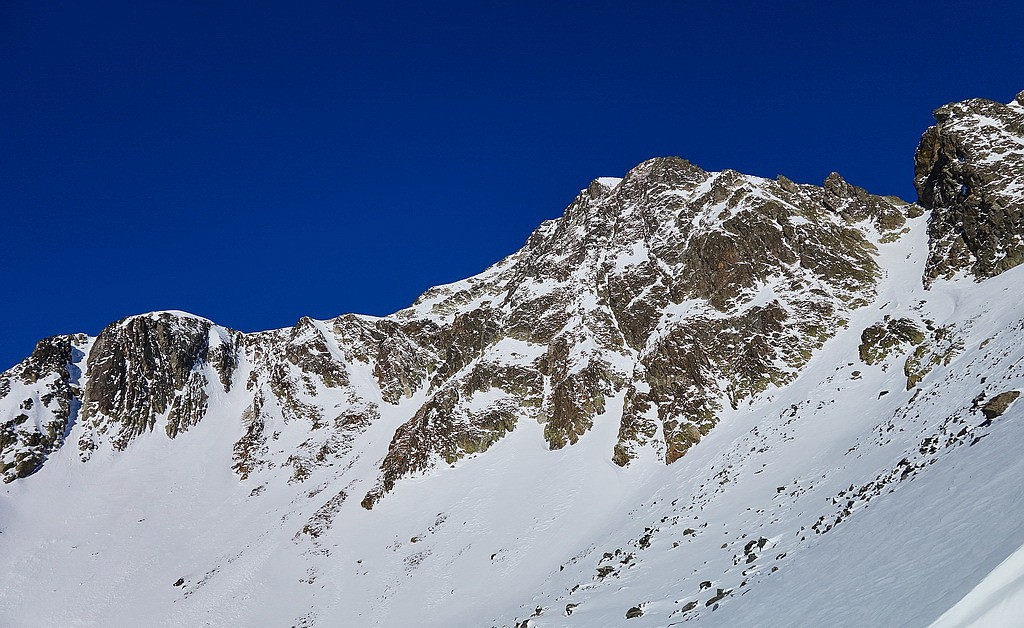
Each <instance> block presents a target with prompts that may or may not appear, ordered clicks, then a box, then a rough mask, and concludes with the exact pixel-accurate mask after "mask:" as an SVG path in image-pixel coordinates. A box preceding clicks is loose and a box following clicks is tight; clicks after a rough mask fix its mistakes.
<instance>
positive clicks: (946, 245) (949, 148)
mask: <svg viewBox="0 0 1024 628" xmlns="http://www.w3.org/2000/svg"><path fill="white" fill-rule="evenodd" d="M934 115H935V119H936V121H937V122H938V124H936V125H935V126H933V127H930V128H929V129H928V130H927V131H925V133H924V136H923V137H922V138H921V145H920V146H919V147H918V149H917V154H916V155H915V157H914V164H915V169H914V184H915V186H916V187H917V192H918V203H920V204H921V206H922V207H924V208H925V209H928V210H931V217H930V218H929V224H928V234H929V236H930V241H931V243H930V255H929V257H928V265H927V268H926V270H925V277H924V280H925V283H926V284H928V283H930V282H932V281H934V280H935V279H937V278H940V277H941V278H947V279H948V278H951V277H953V276H954V275H956V274H957V273H959V272H967V273H969V274H971V275H973V276H974V277H975V278H976V279H978V280H981V279H985V278H986V277H993V276H995V275H998V274H999V273H1001V272H1003V271H1005V270H1007V269H1010V268H1013V267H1014V266H1017V265H1018V264H1020V263H1021V262H1022V261H1024V181H1022V180H1021V172H1022V171H1024V92H1021V93H1020V94H1018V95H1017V98H1016V100H1014V101H1013V102H1011V103H1010V104H1008V105H1004V104H1002V103H997V102H993V101H991V100H985V99H981V98H976V99H973V100H966V101H964V102H958V103H953V104H949V105H946V106H944V107H940V108H939V109H937V110H936V111H935V114H934Z"/></svg>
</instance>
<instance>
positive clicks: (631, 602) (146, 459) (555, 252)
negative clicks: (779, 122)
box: [0, 92, 1024, 627]
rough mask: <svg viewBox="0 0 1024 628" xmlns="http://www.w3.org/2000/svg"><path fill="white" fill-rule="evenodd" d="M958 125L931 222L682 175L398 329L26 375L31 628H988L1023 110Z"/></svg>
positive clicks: (359, 319) (14, 415)
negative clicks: (966, 621) (984, 621)
mask: <svg viewBox="0 0 1024 628" xmlns="http://www.w3.org/2000/svg"><path fill="white" fill-rule="evenodd" d="M935 119H936V121H937V124H936V125H935V126H933V127H931V128H929V129H927V130H926V131H925V132H924V135H923V136H922V138H921V143H920V146H919V147H918V149H917V152H916V155H914V166H915V169H914V177H915V178H914V182H915V185H916V188H917V191H918V199H917V201H916V202H914V203H910V202H906V201H904V200H901V199H898V198H895V197H887V196H876V195H873V194H871V193H870V192H868V191H866V190H864V189H861V188H859V187H857V186H855V185H853V184H851V183H848V182H847V181H845V180H844V179H843V178H842V177H841V176H840V175H838V174H831V175H829V177H828V178H827V179H826V180H825V181H824V182H822V184H821V185H809V184H802V183H796V182H794V181H791V180H790V179H787V178H786V177H783V176H779V177H778V178H776V179H774V180H773V179H763V178H760V177H755V176H750V175H744V174H741V173H738V172H734V171H731V170H725V171H722V172H708V171H705V170H703V169H701V168H700V167H698V166H696V165H694V164H692V163H690V162H689V161H686V160H684V159H680V158H677V157H660V158H655V159H651V160H648V161H645V162H643V163H641V164H639V165H637V166H636V167H635V168H633V169H632V170H630V171H629V172H628V173H626V174H625V176H623V177H622V178H621V179H620V178H599V179H596V180H594V181H593V182H592V183H590V185H589V186H587V187H586V189H584V190H582V191H580V192H579V194H577V196H576V197H575V199H574V200H573V201H572V203H571V204H570V205H569V206H568V208H567V209H566V210H565V212H564V214H563V215H562V216H561V217H560V218H558V219H555V220H551V221H548V222H545V223H543V224H541V225H540V226H539V227H538V228H537V230H536V231H535V232H534V233H533V234H532V235H531V236H530V238H529V239H528V240H527V242H526V243H525V245H524V246H523V248H522V249H520V250H519V251H518V252H516V253H514V254H513V255H511V256H509V257H507V258H505V259H503V260H501V261H499V262H498V263H496V264H495V265H494V266H492V267H490V268H488V269H487V270H485V271H484V272H482V273H480V274H479V275H476V276H474V277H470V278H469V279H466V280H463V281H460V282H457V283H453V284H449V285H444V286H438V287H435V288H432V289H430V290H428V291H427V292H426V293H424V294H423V295H422V296H421V297H420V298H419V299H417V300H416V302H415V303H413V304H412V305H411V306H410V307H408V308H406V309H404V310H401V311H399V312H396V313H395V314H392V315H390V316H386V317H383V318H377V317H370V316H360V315H355V314H346V315H343V316H339V317H337V318H334V319H331V320H314V319H310V318H303V319H301V320H299V321H298V322H297V323H296V324H295V325H294V326H293V327H291V328H286V329H279V330H273V331H266V332H258V333H242V332H238V331H235V330H232V329H229V328H226V327H222V326H220V325H217V324H215V323H213V322H211V321H209V320H206V319H204V318H200V317H197V316H193V315H191V314H187V313H184V312H178V311H167V312H153V313H149V314H143V315H138V316H132V317H128V318H125V319H123V320H120V321H117V322H114V323H111V324H110V325H109V326H107V327H106V328H105V329H103V330H102V331H101V332H100V333H99V335H98V336H96V337H89V336H87V335H85V334H73V335H64V336H55V337H52V338H47V339H45V340H42V341H40V342H39V344H38V345H37V347H36V349H35V351H34V352H33V353H32V355H30V356H29V357H27V358H26V359H25V360H24V361H23V362H21V363H20V364H18V365H17V366H15V367H14V368H12V369H10V370H8V371H7V372H5V373H3V374H2V375H0V474H2V478H3V480H4V482H5V483H7V487H6V488H5V492H4V493H3V495H2V497H0V556H5V558H4V559H3V562H4V563H5V565H6V568H5V570H4V575H2V576H0V578H2V580H0V620H2V619H4V618H7V619H8V620H9V621H7V622H3V621H0V623H8V624H19V625H20V624H30V623H37V622H32V621H29V620H30V618H33V617H35V618H39V619H42V620H43V623H44V624H47V623H49V624H56V625H60V624H68V623H74V622H83V623H100V624H109V623H110V622H111V621H127V622H130V623H139V622H141V623H151V622H152V618H153V617H159V618H161V621H165V622H166V623H167V624H168V625H171V624H173V625H181V624H186V625H194V624H200V623H206V624H213V625H239V624H250V625H256V624H260V625H265V624H268V623H269V624H271V625H277V624H280V625H299V626H312V625H325V626H328V625H382V626H383V625H388V626H404V625H410V624H411V623H417V624H418V625H439V626H440V625H480V626H490V625H495V626H499V625H500V626H531V627H532V626H562V625H579V626H596V625H620V624H626V625H636V626H665V625H676V624H677V623H682V622H686V621H696V622H700V623H707V624H710V625H732V626H734V625H794V624H800V625H902V624H906V623H909V624H915V625H925V624H928V623H930V622H932V621H935V620H939V625H957V624H955V623H952V624H943V623H942V622H943V621H947V622H949V621H953V620H954V619H955V618H956V617H959V616H962V615H963V613H968V614H970V613H974V614H975V615H977V616H978V617H984V612H985V611H986V609H987V608H988V606H986V605H985V603H984V602H982V603H978V602H977V600H978V599H979V596H981V599H983V600H984V599H988V598H984V591H985V589H984V588H983V585H984V584H985V583H986V582H989V583H990V585H991V583H992V582H999V581H998V580H996V581H993V580H991V578H994V577H996V576H992V575H991V574H996V573H997V571H998V570H997V567H999V568H1003V566H1001V565H1000V563H1001V562H1003V561H1004V559H1008V557H1011V554H1014V552H1015V551H1017V550H1018V548H1024V532H1022V530H1021V529H1020V527H1019V526H1017V525H1016V524H1015V523H1013V522H1014V521H1016V520H1017V519H1019V515H1020V514H1021V513H1024V502H1022V495H1021V494H1020V491H1019V490H1018V487H1017V485H1018V482H1017V478H1019V477H1020V473H1021V472H1024V458H1021V457H1020V456H1019V455H1017V453H1016V452H1017V450H1016V445H1015V443H1016V442H1018V439H1020V438H1022V437H1024V424H1021V421H1022V420H1024V417H1021V416H1020V415H1021V413H1022V412H1024V406H1019V405H1018V404H1017V403H1016V401H1017V398H1018V397H1019V394H1020V389H1021V388H1024V367H1022V359H1024V343H1022V342H1021V340H1022V339H1024V303H1022V300H1021V299H1020V297H1019V286H1020V285H1021V280H1022V278H1024V275H1021V272H1024V271H1021V270H1020V269H1017V268H1016V267H1017V266H1018V265H1019V264H1020V263H1021V262H1022V261H1024V239H1022V238H1024V92H1022V94H1021V95H1018V96H1017V99H1016V100H1015V101H1014V102H1011V103H1010V104H1001V103H996V102H992V101H988V100H980V99H975V100H969V101H965V102H961V103H955V104H951V105H946V106H944V107H941V108H939V109H938V110H936V112H935ZM909 158H910V156H909V155H908V163H909ZM869 505H870V506H871V508H870V509H868V506H869ZM986 511H987V512H989V513H1003V514H1002V515H991V514H990V515H989V516H986V515H985V514H984V513H985V512H986ZM1011 520H1012V521H1011ZM882 531H884V533H882ZM964 535H968V536H969V537H970V538H969V539H966V540H965V539H964ZM880 536H881V537H883V538H879V537H880ZM954 541H955V543H954ZM897 548H898V549H899V551H897ZM1021 551H1022V552H1024V550H1021ZM908 552H909V553H908ZM901 557H902V558H901ZM1022 562H1024V559H1022ZM1011 566H1012V564H1011ZM822 574H830V575H829V578H830V579H831V580H832V582H830V583H822V582H821V577H822ZM922 574H925V575H923V576H922ZM976 586H977V587H982V589H980V590H981V591H982V593H978V590H974V591H972V589H976ZM58 588H59V589H60V590H61V592H62V593H61V595H60V599H59V600H57V601H55V600H54V599H53V595H52V592H53V591H54V590H56V589H58ZM968 594H971V595H968ZM1019 595H1020V599H1021V600H1024V590H1022V592H1021V593H1019ZM971 596H973V597H971ZM1014 599H1017V598H1014ZM868 600H870V603H869V602H868ZM972 604H974V606H971V605H972ZM979 604H980V605H979ZM965 605H967V606H965ZM41 607H42V608H41ZM965 609H966V610H965ZM957 613H959V615H958V614H957ZM978 613H981V614H980V615H978ZM972 616H974V615H972ZM951 618H952V619H951Z"/></svg>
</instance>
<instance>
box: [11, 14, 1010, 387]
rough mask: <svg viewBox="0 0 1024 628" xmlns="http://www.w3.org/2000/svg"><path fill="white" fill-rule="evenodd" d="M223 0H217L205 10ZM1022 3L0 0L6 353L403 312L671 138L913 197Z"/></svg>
mask: <svg viewBox="0 0 1024 628" xmlns="http://www.w3.org/2000/svg"><path fill="white" fill-rule="evenodd" d="M214 4H216V5H218V6H216V7H212V6H208V5H214ZM1022 25H1024V9H1021V8H1020V6H1019V4H1017V3H1014V2H992V3H986V2H971V3H952V2H936V1H930V2H891V1H890V2H863V1H862V2H842V3H825V2H806V3H801V2H793V3H769V2H757V3H753V2H752V3H742V2H741V3H728V2H722V3H715V2H701V3H690V2H647V3H645V2H625V1H619V2H615V3H610V2H557V1H551V0H548V1H546V2H503V3H491V2H480V1H476V2H465V3H461V2H457V3H453V2H437V3H432V2H409V3H402V2H391V3H374V2H360V3H355V2H324V3H317V2H279V3H272V2H254V1H247V2H237V3H228V2H223V3H208V2H187V1H183V0H176V1H174V2H145V1H143V2H139V1H125V2H116V3H111V2H102V1H96V2H78V1H69V2H47V1H41V0H4V1H3V2H0V269H2V270H0V272H2V275H0V369H3V368H7V367H8V366H11V365H13V364H14V363H15V362H17V361H18V360H20V359H21V358H22V357H23V356H25V355H27V354H28V353H29V352H30V351H31V350H32V347H33V345H34V343H35V342H36V340H38V339H39V338H41V337H44V336H48V335H52V334H57V333H68V332H77V331H85V332H88V333H90V334H96V333H98V332H99V331H100V329H102V327H103V326H104V325H106V324H107V323H109V322H111V321H113V320H115V319H118V318H121V317H123V316H127V315H130V314H135V313H139V312H145V311H149V310H155V309H182V310H188V311H191V312H194V313H196V314H200V315H202V316H206V317H208V318H211V319H213V320H215V321H217V322H219V323H221V324H223V325H227V326H229V327H234V328H236V329H241V330H245V331H254V330H260V329H268V328H275V327H285V326H289V325H292V324H293V323H294V322H295V321H296V320H297V319H298V318H299V317H300V316H303V315H310V316H314V317H318V318H328V317H332V316H336V315H338V314H342V313H344V312H349V311H355V312H360V313H367V314H378V315H382V314H387V313H390V312H392V311H395V310H397V309H400V308H402V307H404V306H406V305H408V304H409V303H411V302H412V301H413V300H414V299H415V298H416V296H417V295H418V294H419V293H420V292H422V291H423V290H424V289H426V288H428V287H429V286H431V285H435V284H439V283H445V282H449V281H454V280H457V279H461V278H463V277H466V276H469V275H472V274H474V273H477V272H479V271H481V270H483V269H484V268H485V267H487V266H488V265H490V264H491V263H493V262H495V261H497V260H498V259H499V258H501V257H503V256H504V255H507V254H509V253H512V252H513V251H515V250H516V249H518V248H519V247H520V246H521V244H522V243H523V242H524V241H525V239H526V238H527V236H528V235H529V234H530V232H531V231H532V230H533V229H534V228H535V227H536V226H537V224H538V223H540V221H542V220H545V219H548V218H554V217H556V216H558V215H559V214H560V213H561V211H562V210H563V208H564V207H565V206H566V205H567V204H568V203H569V201H571V200H572V197H573V196H574V195H575V194H576V192H577V191H578V190H579V189H581V188H583V187H585V186H586V185H587V184H588V182H589V181H590V180H591V179H593V178H595V177H598V176H621V175H622V174H623V173H625V172H626V171H627V170H628V169H629V168H630V167H632V166H633V165H635V164H636V163H638V162H640V161H642V160H644V159H647V158H649V157H653V156H657V155H680V156H683V157H686V158H688V159H690V160H691V161H693V162H694V163H696V164H698V165H700V166H702V167H704V168H706V169H709V170H715V169H722V168H733V169H735V170H739V171H741V172H747V173H752V174H757V175H761V176H769V177H774V176H775V175H777V174H780V173H782V174H786V175H787V176H789V177H790V178H792V179H794V180H797V181H801V182H811V183H820V182H821V181H822V180H823V179H824V178H825V176H826V175H827V174H828V173H829V172H830V171H833V170H835V171H838V172H840V173H841V174H843V176H845V177H846V178H847V180H849V181H851V182H853V183H856V184H858V185H861V186H863V187H866V188H868V189H869V190H871V191H873V192H877V193H882V194H897V195H900V196H902V197H904V198H907V199H913V198H914V197H915V195H914V191H913V185H912V176H913V161H912V160H913V153H914V149H915V147H916V146H917V141H918V139H919V137H920V134H921V132H922V131H924V129H925V128H926V127H927V126H928V125H929V124H931V121H932V119H931V111H932V109H934V108H935V107H938V106H939V105H942V104H943V103H946V102H949V101H954V100H962V99H965V98H971V97H985V98H991V99H994V100H1001V101H1004V102H1006V101H1009V100H1010V99H1012V98H1013V97H1014V95H1015V94H1016V93H1017V92H1018V91H1020V90H1022V89H1024V41H1022V38H1021V28H1022Z"/></svg>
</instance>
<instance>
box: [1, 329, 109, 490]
mask: <svg viewBox="0 0 1024 628" xmlns="http://www.w3.org/2000/svg"><path fill="white" fill-rule="evenodd" d="M88 341H89V339H88V338H87V337H86V336H85V335H84V334H77V335H72V336H53V337H51V338H45V339H43V340H40V341H39V343H38V344H37V345H36V348H35V351H33V352H32V355H30V356H29V357H27V358H26V359H25V360H24V361H22V362H21V363H20V364H18V365H17V366H15V367H14V368H12V369H10V370H9V371H7V372H6V373H4V374H3V375H0V401H7V403H3V404H0V476H2V477H3V480H4V482H11V481H13V480H15V479H17V478H22V477H25V476H27V475H30V474H32V473H34V472H35V471H36V469H38V468H39V467H40V466H41V465H42V464H43V462H44V461H45V460H46V457H47V456H48V455H49V454H50V452H52V451H53V450H54V449H56V448H58V447H60V446H61V445H62V444H63V443H64V438H65V437H66V435H67V433H68V431H69V429H70V427H71V423H72V421H73V420H74V417H75V415H76V413H77V411H78V406H79V398H80V392H79V390H78V382H79V378H80V376H81V372H80V370H79V364H80V362H81V359H82V356H83V355H84V354H83V349H85V348H86V347H87V346H88Z"/></svg>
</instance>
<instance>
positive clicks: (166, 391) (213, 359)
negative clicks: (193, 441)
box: [79, 312, 238, 457]
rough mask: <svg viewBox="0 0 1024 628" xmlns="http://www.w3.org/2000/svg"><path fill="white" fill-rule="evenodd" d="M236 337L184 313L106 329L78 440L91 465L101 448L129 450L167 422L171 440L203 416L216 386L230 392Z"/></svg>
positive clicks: (94, 354) (90, 375)
mask: <svg viewBox="0 0 1024 628" xmlns="http://www.w3.org/2000/svg"><path fill="white" fill-rule="evenodd" d="M237 336H238V334H237V332H231V331H229V330H226V329H224V328H221V327H217V326H215V325H214V324H213V323H211V322H210V321H208V320H206V319H203V318H199V317H196V316H191V315H185V314H184V313H174V312H157V313H153V314H147V315H142V316H133V317H129V318H126V319H124V320H121V321H118V322H116V323H112V324H110V325H108V326H107V327H106V328H105V329H104V330H103V331H102V332H100V335H99V336H98V337H97V338H96V342H95V343H94V345H93V347H92V350H91V351H90V352H89V360H88V371H87V382H86V384H85V390H84V396H83V404H82V419H83V420H84V421H85V423H86V426H87V429H86V431H85V433H84V434H83V435H82V437H81V438H80V440H79V448H80V449H81V451H82V454H83V457H88V454H89V452H90V451H92V450H94V449H95V448H96V447H97V446H98V443H99V442H101V441H102V440H105V439H109V441H110V443H111V444H112V445H113V447H114V448H115V449H124V448H125V447H127V445H128V443H129V442H130V441H131V440H132V439H133V438H135V437H137V436H139V435H141V434H144V433H146V432H149V431H152V430H153V429H154V427H155V426H156V424H157V422H158V420H159V419H163V420H164V421H165V422H164V429H165V431H166V432H167V435H168V436H170V437H171V438H173V437H174V436H175V435H177V434H178V432H180V431H183V430H187V429H188V428H189V427H190V426H192V425H195V424H196V423H198V422H199V421H200V420H201V419H202V418H203V417H204V416H205V415H206V411H207V406H208V402H209V392H208V386H209V385H210V384H211V381H212V382H215V383H216V385H218V386H220V387H221V388H222V389H223V390H224V391H227V390H229V389H230V387H231V380H232V376H233V374H234V370H235V367H236V366H237V361H238V356H237V346H236V344H235V338H234V337H237Z"/></svg>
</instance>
